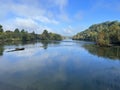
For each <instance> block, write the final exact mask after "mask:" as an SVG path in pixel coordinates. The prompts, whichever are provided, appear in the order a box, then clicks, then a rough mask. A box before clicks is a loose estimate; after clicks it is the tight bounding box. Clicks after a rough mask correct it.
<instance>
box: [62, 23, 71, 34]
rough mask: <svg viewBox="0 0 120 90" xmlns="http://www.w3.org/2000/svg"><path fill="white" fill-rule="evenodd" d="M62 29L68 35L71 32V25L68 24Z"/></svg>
mask: <svg viewBox="0 0 120 90" xmlns="http://www.w3.org/2000/svg"><path fill="white" fill-rule="evenodd" d="M63 30H64V33H65V34H69V35H71V34H73V28H72V26H71V25H69V26H68V27H66V28H64V29H63Z"/></svg>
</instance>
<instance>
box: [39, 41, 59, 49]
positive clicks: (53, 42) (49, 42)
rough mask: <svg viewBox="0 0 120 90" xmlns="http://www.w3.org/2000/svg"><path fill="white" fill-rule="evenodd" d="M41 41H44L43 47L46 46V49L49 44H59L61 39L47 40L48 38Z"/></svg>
mask: <svg viewBox="0 0 120 90" xmlns="http://www.w3.org/2000/svg"><path fill="white" fill-rule="evenodd" d="M40 42H41V43H42V45H43V46H42V47H43V48H44V49H47V48H48V44H53V45H58V44H60V41H47V40H41V41H40Z"/></svg>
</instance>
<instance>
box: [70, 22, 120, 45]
mask: <svg viewBox="0 0 120 90" xmlns="http://www.w3.org/2000/svg"><path fill="white" fill-rule="evenodd" d="M72 39H73V40H86V41H94V42H96V44H97V45H99V46H111V45H112V44H113V45H120V22H119V21H111V22H110V21H107V22H103V23H100V24H94V25H92V26H90V27H89V28H88V29H86V30H85V31H82V32H80V33H77V34H76V35H75V36H73V38H72Z"/></svg>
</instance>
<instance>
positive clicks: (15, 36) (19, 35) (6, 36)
mask: <svg viewBox="0 0 120 90" xmlns="http://www.w3.org/2000/svg"><path fill="white" fill-rule="evenodd" d="M35 40H62V36H61V35H59V34H56V33H52V32H50V33H49V32H48V31H47V30H44V31H43V33H42V34H36V33H35V32H34V31H33V32H31V33H29V32H28V31H25V30H24V29H22V30H19V29H18V28H16V29H15V30H14V31H11V30H7V31H5V30H3V26H2V25H0V42H7V41H35Z"/></svg>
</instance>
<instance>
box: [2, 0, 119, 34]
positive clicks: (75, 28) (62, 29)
mask: <svg viewBox="0 0 120 90" xmlns="http://www.w3.org/2000/svg"><path fill="white" fill-rule="evenodd" d="M113 20H118V21H119V20H120V1H119V0H0V24H2V25H3V27H4V29H5V30H14V29H15V28H19V29H25V30H27V31H29V32H32V31H33V30H34V31H35V32H36V33H42V31H43V30H44V29H47V30H48V31H50V32H55V33H60V34H62V35H67V36H70V35H74V34H76V33H78V32H80V31H83V30H85V29H87V28H88V27H89V26H90V25H92V24H96V23H101V22H105V21H113Z"/></svg>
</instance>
